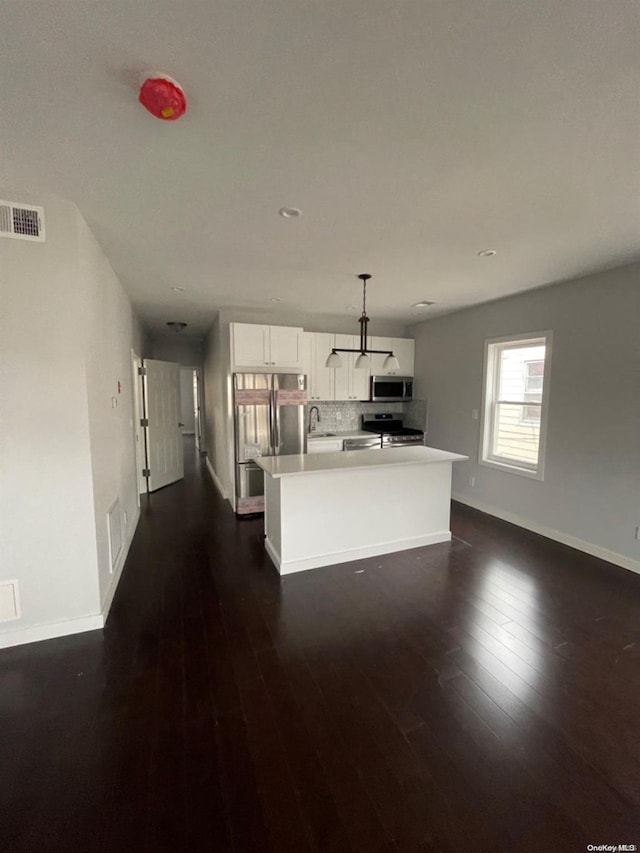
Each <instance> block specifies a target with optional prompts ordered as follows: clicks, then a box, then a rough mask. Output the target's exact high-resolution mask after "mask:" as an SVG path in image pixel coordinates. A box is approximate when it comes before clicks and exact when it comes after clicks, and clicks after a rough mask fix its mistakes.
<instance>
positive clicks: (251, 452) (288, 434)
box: [233, 373, 307, 515]
mask: <svg viewBox="0 0 640 853" xmlns="http://www.w3.org/2000/svg"><path fill="white" fill-rule="evenodd" d="M306 402H307V377H306V376H305V375H304V374H302V373H234V374H233V403H234V405H233V409H234V419H235V476H236V513H237V514H238V515H248V514H249V513H254V512H264V482H263V480H264V475H263V471H262V468H260V467H258V465H256V463H255V461H254V460H255V459H257V458H259V457H261V456H280V455H282V456H284V455H290V454H294V453H306V452H307V434H306V429H305V422H304V411H305V409H304V405H305V403H306Z"/></svg>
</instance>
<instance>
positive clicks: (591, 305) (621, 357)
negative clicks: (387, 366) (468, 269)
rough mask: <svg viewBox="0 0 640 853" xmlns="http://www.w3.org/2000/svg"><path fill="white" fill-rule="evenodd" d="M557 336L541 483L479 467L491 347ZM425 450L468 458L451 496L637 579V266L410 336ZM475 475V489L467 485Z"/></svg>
mask: <svg viewBox="0 0 640 853" xmlns="http://www.w3.org/2000/svg"><path fill="white" fill-rule="evenodd" d="M545 329H551V330H552V331H553V359H552V366H551V383H550V398H549V399H550V407H549V423H548V434H547V454H546V470H545V479H544V481H543V482H540V481H536V480H532V479H527V478H525V477H521V476H517V475H515V474H511V473H505V472H502V471H496V470H492V469H489V468H486V467H484V466H481V465H479V464H478V450H479V430H480V421H479V420H472V416H471V413H472V409H480V408H481V402H482V376H483V345H484V341H485V338H491V337H500V336H505V335H511V334H518V333H520V332H537V331H541V330H545ZM412 331H414V332H415V337H416V393H417V396H418V397H420V398H426V399H427V401H428V436H427V443H428V444H429V445H431V446H433V447H440V448H442V449H445V450H451V451H457V452H459V453H464V454H466V455H468V456H469V457H470V461H469V462H468V463H459V464H456V465H454V466H453V467H454V481H453V490H454V497H456V498H457V499H458V500H461V501H463V502H466V503H469V504H471V505H475V506H478V507H479V508H481V509H485V510H487V511H489V512H494V514H496V515H500V516H501V517H504V518H507V519H508V520H512V521H514V522H515V523H519V524H521V525H522V526H525V527H528V528H529V529H532V530H537V531H538V532H541V533H544V534H546V535H550V536H552V537H553V538H557V539H559V540H560V541H565V542H567V543H568V544H572V545H575V546H576V547H582V548H583V549H584V550H588V551H590V552H591V553H596V554H598V555H599V556H603V557H604V558H605V559H610V560H612V561H613V562H617V563H619V564H620V565H625V566H626V567H628V568H632V569H633V570H635V571H640V559H639V558H640V541H638V540H636V538H635V531H636V526H637V525H638V524H640V381H639V378H640V369H639V354H640V349H639V345H640V264H633V265H631V266H626V267H620V268H618V269H615V270H610V271H607V272H603V273H599V274H597V275H592V276H588V277H585V278H581V279H577V280H575V281H570V282H565V283H562V284H558V285H554V286H552V287H545V288H541V289H538V290H533V291H528V292H527V293H524V294H522V295H518V296H514V297H511V298H508V299H503V300H500V301H497V302H491V303H486V304H484V305H481V306H478V307H475V308H471V309H468V310H464V311H460V312H457V313H455V314H450V315H448V316H445V317H442V318H438V319H434V320H431V321H428V322H425V323H421V324H419V325H417V326H414V327H412ZM470 476H473V477H475V486H474V487H472V486H471V485H470V483H469V478H470Z"/></svg>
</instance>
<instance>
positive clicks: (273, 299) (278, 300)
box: [271, 296, 282, 302]
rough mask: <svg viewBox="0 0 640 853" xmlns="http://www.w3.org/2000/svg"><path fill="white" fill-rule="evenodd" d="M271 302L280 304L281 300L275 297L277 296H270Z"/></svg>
mask: <svg viewBox="0 0 640 853" xmlns="http://www.w3.org/2000/svg"><path fill="white" fill-rule="evenodd" d="M271 301H272V302H282V299H278V297H277V296H272V297H271Z"/></svg>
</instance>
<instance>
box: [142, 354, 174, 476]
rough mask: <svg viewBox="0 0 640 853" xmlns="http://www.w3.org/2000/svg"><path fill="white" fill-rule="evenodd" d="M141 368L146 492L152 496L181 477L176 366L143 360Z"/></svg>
mask: <svg viewBox="0 0 640 853" xmlns="http://www.w3.org/2000/svg"><path fill="white" fill-rule="evenodd" d="M144 367H145V369H146V372H145V376H144V397H145V411H146V415H145V417H146V426H145V432H146V446H147V467H148V471H149V491H150V492H155V491H156V489H161V488H162V487H163V486H168V485H169V483H175V482H176V480H181V479H182V478H183V477H184V459H183V449H182V428H181V426H180V365H179V364H175V363H174V362H172V361H156V360H155V359H151V358H145V360H144Z"/></svg>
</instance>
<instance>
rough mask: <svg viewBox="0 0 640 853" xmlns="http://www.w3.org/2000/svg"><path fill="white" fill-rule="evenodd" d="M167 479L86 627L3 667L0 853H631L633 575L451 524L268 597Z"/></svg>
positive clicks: (471, 515) (189, 492) (504, 528)
mask: <svg viewBox="0 0 640 853" xmlns="http://www.w3.org/2000/svg"><path fill="white" fill-rule="evenodd" d="M186 463H187V465H186V468H187V476H186V478H185V480H184V482H182V483H179V484H176V485H174V486H170V487H168V488H166V489H164V490H162V491H160V492H158V493H156V494H155V495H153V496H152V497H151V499H150V500H149V502H148V504H147V503H146V502H145V503H144V505H143V511H142V518H141V520H140V524H139V527H138V531H137V533H136V537H135V540H134V543H133V546H132V549H131V552H130V555H129V558H128V561H127V565H126V568H125V572H124V575H123V578H122V581H121V584H120V588H119V590H118V593H117V596H116V600H115V602H114V606H113V610H112V614H111V616H110V619H109V622H108V624H107V627H106V629H105V631H104V632H91V633H88V634H83V635H77V636H74V637H68V638H64V639H60V640H52V641H49V642H43V643H36V644H33V645H31V646H23V647H19V648H14V649H8V650H5V651H2V652H0V849H1V850H2V851H3V853H27V851H29V853H31V851H33V853H36V851H37V853H48V851H51V852H52V853H53V851H55V853H58V852H59V851H71V852H72V853H75V851H82V852H83V853H88V851H96V853H98V851H100V853H102V851H104V853H107V851H109V853H111V852H112V851H121V852H122V853H124V852H125V851H136V853H141V851H148V853H161V851H172V853H181V851H190V852H191V851H221V852H222V851H234V853H240V851H242V853H263V851H264V853H268V851H270V853H285V852H286V853H289V851H291V852H292V853H311V851H336V853H392V851H393V852H394V853H414V851H415V852H416V853H417V851H424V853H426V851H443V853H457V852H458V851H461V852H462V851H465V853H466V851H470V850H475V851H482V853H489V851H496V853H503V851H504V853H519V851H526V853H529V851H531V853H533V851H535V853H540V851H549V853H560V851H562V853H565V851H584V850H586V849H587V845H589V844H593V845H597V844H629V845H632V844H635V845H638V844H640V631H639V621H640V620H639V616H640V577H638V576H635V575H633V574H631V573H629V572H626V571H624V570H623V569H619V568H616V567H614V566H611V565H609V564H606V563H603V562H601V561H599V560H596V559H595V558H591V557H588V556H585V555H583V554H580V553H578V552H575V551H572V550H571V549H569V548H566V547H564V546H561V545H558V544H556V543H553V542H550V541H548V540H545V539H543V538H541V537H538V536H535V535H533V534H529V533H527V532H525V531H522V530H519V529H517V528H515V527H513V526H511V525H509V524H506V523H503V522H500V521H498V520H496V519H492V518H490V517H488V516H484V515H482V514H481V513H478V512H475V511H473V510H470V509H467V508H464V507H462V506H459V505H454V511H453V517H452V529H453V532H454V540H453V542H452V543H446V544H442V545H435V546H431V547H429V548H421V549H416V550H413V551H405V552H403V553H400V554H393V555H387V556H385V557H380V558H373V559H368V560H361V561H358V562H355V563H349V564H345V565H341V566H334V567H329V568H326V569H318V570H315V571H310V572H303V573H301V574H297V575H291V576H289V577H286V578H284V579H283V580H282V581H281V580H280V578H279V577H278V575H277V574H276V572H275V570H274V569H273V567H272V566H271V564H270V561H269V559H268V558H267V557H266V556H265V553H264V550H263V544H262V532H263V529H262V522H261V520H260V519H251V520H243V521H238V520H236V518H235V517H234V515H233V514H232V513H231V511H230V509H229V506H228V504H225V503H224V502H223V501H222V500H221V499H220V497H219V496H218V494H217V493H216V491H215V489H214V487H213V485H212V484H211V482H210V480H209V478H208V475H207V473H206V469H205V468H204V465H203V462H202V459H201V458H200V457H199V456H197V455H196V454H195V453H194V452H193V451H190V452H188V453H187V459H186ZM327 535H328V536H330V531H327Z"/></svg>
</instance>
